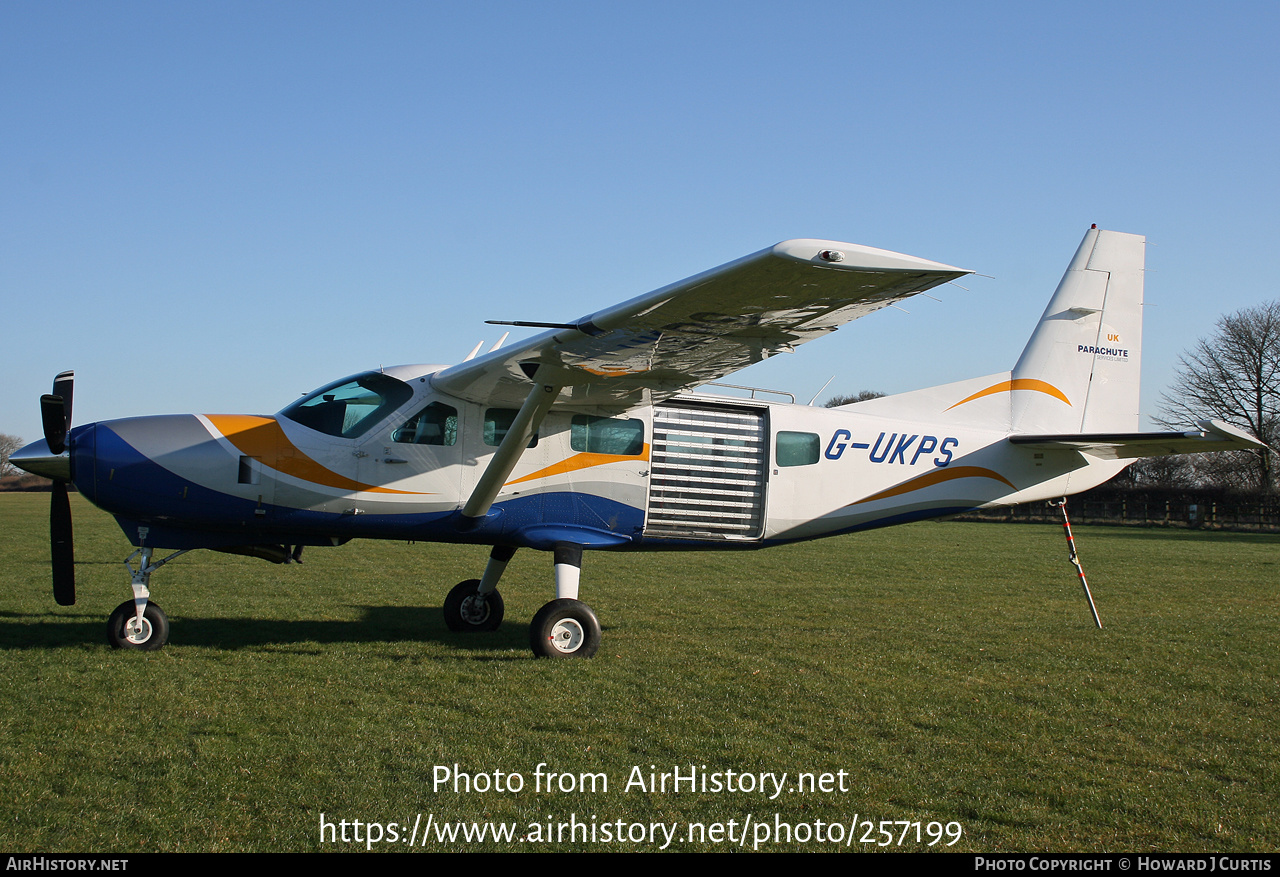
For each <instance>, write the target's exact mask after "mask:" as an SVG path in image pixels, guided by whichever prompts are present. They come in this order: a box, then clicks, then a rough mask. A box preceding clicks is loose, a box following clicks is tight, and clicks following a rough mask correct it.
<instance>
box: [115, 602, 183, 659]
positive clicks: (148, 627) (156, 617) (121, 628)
mask: <svg viewBox="0 0 1280 877" xmlns="http://www.w3.org/2000/svg"><path fill="white" fill-rule="evenodd" d="M168 641H169V617H168V616H167V615H165V614H164V611H163V610H162V609H161V608H160V607H159V606H157V605H156V604H155V603H150V602H148V603H147V608H146V609H145V610H144V611H143V613H142V618H141V619H139V618H138V608H137V605H136V604H135V603H134V602H133V601H132V600H125V601H124V602H123V603H121V604H120V605H119V606H117V607H116V611H115V612H112V613H111V617H110V618H109V619H107V642H109V643H110V644H111V647H112V648H113V649H135V650H139V651H144V652H154V651H157V650H159V649H161V648H163V647H164V644H165V643H167V642H168Z"/></svg>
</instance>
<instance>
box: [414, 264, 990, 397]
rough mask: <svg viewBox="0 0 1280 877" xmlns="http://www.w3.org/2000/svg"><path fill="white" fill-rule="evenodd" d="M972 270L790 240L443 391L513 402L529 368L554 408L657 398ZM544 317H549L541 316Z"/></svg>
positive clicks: (607, 312)
mask: <svg viewBox="0 0 1280 877" xmlns="http://www.w3.org/2000/svg"><path fill="white" fill-rule="evenodd" d="M970 273H972V272H970V271H965V270H963V269H961V268H954V267H952V266H950V265H943V264H941V263H938V262H930V261H927V260H925V259H918V258H916V257H914V256H906V255H903V254H901V253H893V252H890V251H888V250H879V249H875V248H872V247H863V246H858V245H856V244H846V243H838V242H835V241H818V240H793V241H784V242H783V243H780V244H778V245H777V246H774V247H770V248H768V249H765V250H761V251H760V252H758V253H754V254H752V255H750V256H746V257H744V258H742V259H739V260H737V261H735V262H730V263H729V264H727V265H722V266H721V267H719V268H714V269H712V270H711V271H707V272H705V273H703V274H699V275H697V276H695V277H691V278H689V279H687V280H682V281H680V282H679V283H674V284H672V285H671V286H667V287H664V288H662V289H659V290H657V291H655V292H651V293H648V294H647V295H642V296H639V297H637V298H633V299H631V300H630V301H626V302H623V303H622V304H619V305H615V306H614V307H610V308H606V309H604V310H601V311H597V312H595V313H593V314H588V315H587V316H585V317H581V318H579V319H577V320H574V321H573V322H572V323H566V324H563V325H561V326H560V327H558V328H555V329H553V330H552V331H549V332H545V333H543V334H541V335H537V336H535V337H534V338H531V339H529V340H528V341H526V342H524V343H523V344H519V345H516V346H514V347H511V348H508V349H505V350H501V351H497V352H494V353H490V354H488V355H486V356H482V357H480V358H478V359H474V360H471V361H470V362H464V363H461V364H460V365H455V366H452V367H450V368H447V369H444V370H443V371H440V372H437V373H436V374H435V375H434V376H433V377H432V379H431V380H432V383H433V385H434V386H435V387H437V388H438V389H440V390H441V391H443V392H445V393H448V394H450V395H452V396H457V397H460V398H462V399H467V400H469V401H472V402H478V403H481V404H489V405H509V406H518V405H521V404H522V403H524V402H525V401H526V398H527V397H528V395H529V390H530V379H531V377H532V375H533V374H534V373H535V372H536V374H537V380H538V382H539V383H541V384H547V385H551V386H553V387H557V388H559V390H558V393H557V398H556V399H555V401H554V402H553V403H552V407H556V408H573V409H576V410H590V411H598V412H600V413H605V412H618V411H622V410H625V409H628V408H631V407H633V406H636V405H646V404H653V403H655V402H658V401H661V400H662V399H665V398H667V397H669V396H673V395H675V394H676V393H679V392H681V391H682V390H686V389H690V388H693V387H697V386H700V385H702V384H705V383H707V382H709V381H714V380H717V379H719V378H722V377H724V376H725V375H728V374H730V373H732V372H735V371H738V370H739V369H743V368H746V367H747V366H749V365H752V364H753V363H756V362H759V361H761V360H763V359H766V358H768V357H769V356H772V355H773V354H775V353H780V352H790V351H791V350H792V349H793V348H794V347H795V346H796V345H799V344H803V343H804V342H806V341H810V340H812V339H814V338H817V337H819V336H821V335H825V334H827V333H828V332H832V331H835V330H836V329H837V328H839V327H840V326H842V325H844V324H845V323H848V322H850V321H851V320H856V319H857V318H859V317H863V316H866V315H867V314H869V313H871V312H872V311H875V310H879V309H880V308H882V307H885V306H887V305H890V304H893V303H894V302H897V301H901V300H902V299H904V298H907V297H908V296H911V295H915V294H916V293H919V292H924V291H925V290H927V289H932V288H933V287H935V286H938V285H939V284H942V283H946V282H947V281H948V280H954V279H955V278H957V277H962V276H964V275H965V274H970ZM543 325H546V324H543Z"/></svg>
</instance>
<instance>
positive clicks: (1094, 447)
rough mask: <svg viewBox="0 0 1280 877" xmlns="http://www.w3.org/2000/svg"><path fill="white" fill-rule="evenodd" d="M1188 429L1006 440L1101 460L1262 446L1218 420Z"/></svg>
mask: <svg viewBox="0 0 1280 877" xmlns="http://www.w3.org/2000/svg"><path fill="white" fill-rule="evenodd" d="M1196 425H1197V426H1198V427H1200V428H1199V429H1193V430H1190V431H1188V432H1124V433H1079V434H1067V435H1014V436H1010V437H1009V441H1010V442H1012V443H1013V444H1015V445H1019V446H1021V447H1024V448H1032V449H1034V450H1038V451H1062V450H1068V451H1080V452H1081V453H1084V454H1088V455H1089V456H1091V457H1098V458H1099V459H1103V460H1134V459H1138V458H1140V457H1163V456H1167V455H1169V454H1201V453H1206V452H1208V451H1251V450H1257V449H1260V448H1265V447H1266V445H1264V444H1263V443H1262V442H1260V441H1258V440H1257V439H1255V438H1254V437H1253V436H1251V435H1249V434H1248V433H1246V432H1244V431H1243V430H1240V429H1237V428H1236V427H1234V426H1231V425H1230V424H1228V423H1223V422H1222V421H1220V420H1201V421H1198V422H1197V424H1196Z"/></svg>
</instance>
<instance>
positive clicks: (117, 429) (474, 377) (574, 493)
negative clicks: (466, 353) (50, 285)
mask: <svg viewBox="0 0 1280 877" xmlns="http://www.w3.org/2000/svg"><path fill="white" fill-rule="evenodd" d="M1144 247H1145V239H1144V238H1142V237H1140V236H1137V235H1131V234H1120V233H1117V232H1109V231H1101V230H1099V229H1098V228H1097V227H1096V226H1094V227H1093V228H1091V229H1090V230H1089V231H1088V233H1086V234H1085V237H1084V241H1083V242H1082V243H1081V244H1080V248H1079V249H1078V250H1077V252H1076V254H1075V258H1073V259H1072V260H1071V264H1070V266H1069V267H1068V268H1067V272H1066V274H1065V275H1064V276H1063V278H1062V281H1061V283H1060V284H1059V285H1058V288H1057V291H1056V292H1055V293H1054V295H1053V298H1052V299H1051V300H1050V302H1049V306H1048V308H1046V310H1045V312H1044V316H1043V317H1041V319H1040V322H1039V324H1038V325H1037V326H1036V328H1035V331H1034V333H1033V334H1032V336H1031V340H1030V342H1029V343H1028V344H1027V346H1026V349H1025V350H1024V351H1023V352H1022V355H1021V357H1019V359H1018V361H1017V364H1016V365H1014V367H1013V369H1012V371H1008V372H1002V373H1000V374H995V375H988V376H986V377H980V378H973V379H971V380H966V381H959V382H956V383H948V384H943V385H941V386H937V387H931V388H929V389H925V390H918V391H915V392H909V393H902V394H899V395H895V396H887V397H884V398H879V399H874V400H870V401H865V402H859V403H856V404H853V405H846V406H843V407H840V408H834V409H826V408H815V407H812V406H811V405H797V404H794V402H793V401H792V402H781V401H764V400H761V399H757V398H740V397H726V396H723V395H709V394H707V393H705V392H695V391H694V390H695V388H700V387H705V386H706V385H708V384H711V383H713V382H715V381H717V380H718V379H720V378H722V377H724V376H725V375H728V374H730V373H731V372H734V371H737V370H738V369H741V368H744V367H746V366H748V365H751V364H752V363H755V362H758V361H760V360H762V359H765V358H766V357H768V356H771V355H773V354H775V353H778V352H783V351H791V350H792V349H793V348H795V347H796V346H798V345H800V344H803V343H804V342H806V341H810V340H812V339H814V338H817V337H819V336H822V335H825V334H827V333H829V332H832V331H834V330H835V329H836V328H838V327H839V326H841V325H843V324H844V323H847V322H849V321H851V320H855V319H858V318H859V317H864V316H866V315H868V314H870V313H871V312H873V311H876V310H879V309H880V308H882V307H885V306H887V305H890V304H892V303H894V302H897V301H900V300H902V299H904V298H906V297H908V296H911V295H915V294H917V293H921V292H924V291H925V290H928V289H931V288H932V287H934V286H937V285H939V284H942V283H946V282H948V281H950V280H954V279H955V278H958V277H961V276H963V275H965V274H968V273H971V272H968V271H965V270H962V269H960V268H953V267H951V266H949V265H942V264H939V263H937V262H930V261H926V260H924V259H919V258H915V257H913V256H906V255H902V254H900V253H892V252H888V251H886V250H878V249H873V248H870V247H862V246H857V245H854V244H844V243H835V242H831V241H816V240H794V241H787V242H785V243H781V244H778V245H777V246H775V247H771V248H769V249H766V250H761V251H760V252H758V253H755V254H753V255H750V256H747V257H745V258H743V259H739V260H738V261H736V262H731V263H729V264H727V265H724V266H721V267H719V268H716V269H713V270H711V271H708V272H706V273H704V274H699V275H698V276H696V277H692V278H689V279H688V280H684V281H681V282H679V283H676V284H673V285H671V286H668V287H665V288H663V289H659V290H657V291H656V292H651V293H649V294H648V295H642V296H640V297H638V298H634V299H632V300H630V301H627V302H623V303H622V304H619V305H614V306H613V307H609V308H605V309H604V310H600V311H596V312H595V313H592V314H588V315H587V316H584V317H581V318H579V319H577V320H574V321H572V322H570V323H563V324H546V323H537V324H528V323H524V324H516V325H537V326H541V327H544V328H546V329H547V330H548V331H546V332H544V333H543V334H541V335H538V336H536V337H534V338H532V339H530V340H528V341H526V342H524V343H522V344H518V345H516V346H514V347H511V348H507V349H494V350H492V351H490V352H489V353H488V354H486V355H484V356H480V357H476V356H475V353H476V352H477V351H473V352H472V356H471V357H468V359H467V360H466V361H464V362H462V363H460V364H458V365H453V366H448V367H446V366H441V365H412V366H399V367H396V368H387V369H381V370H378V371H370V372H365V373H364V374H359V375H354V376H351V377H346V378H342V379H341V380H337V381H334V382H333V383H331V384H328V385H327V386H324V387H322V388H320V389H318V390H316V391H315V392H313V393H310V394H309V395H307V396H305V397H303V398H302V399H300V400H299V401H297V402H294V403H293V404H291V405H289V406H288V407H287V408H285V409H284V410H283V411H281V412H280V413H279V414H277V415H275V416H273V417H264V416H257V415H214V414H210V415H167V416H158V417H135V418H127V419H123V420H109V421H102V422H100V423H91V424H87V425H83V426H77V427H75V428H74V429H71V427H70V420H71V388H72V373H71V372H64V373H63V374H61V375H59V376H58V378H57V379H56V380H55V382H54V389H53V393H52V394H51V395H48V396H44V397H42V399H41V405H42V409H43V415H44V426H45V440H44V441H40V442H35V443H33V444H31V445H29V446H27V447H26V448H24V449H22V450H21V451H19V452H18V453H16V454H14V455H13V457H12V461H13V462H14V463H15V464H16V465H18V466H21V467H22V468H24V469H26V470H28V471H30V472H34V473H37V474H41V475H44V476H46V477H50V478H53V479H54V481H55V489H54V493H53V500H52V511H51V526H50V529H51V535H52V560H53V580H54V594H55V597H56V599H57V601H58V602H59V603H61V604H63V605H70V604H72V603H74V602H75V584H74V573H73V569H74V567H73V564H74V560H73V553H72V544H71V517H70V508H69V505H68V501H67V487H66V485H67V483H74V484H75V486H76V487H77V488H78V489H79V491H80V493H82V494H83V495H84V496H85V497H86V498H88V499H89V500H90V501H91V502H93V503H95V504H96V505H98V506H99V507H101V508H103V509H105V510H106V511H108V512H110V513H111V514H112V515H114V516H115V518H116V520H117V521H118V522H119V524H120V526H121V527H122V528H123V530H124V532H125V535H126V536H127V537H128V539H129V540H130V542H131V543H132V544H133V545H134V546H136V548H137V550H136V551H134V553H133V554H132V555H130V557H129V559H128V560H127V561H126V564H127V565H128V566H129V569H130V571H131V573H132V584H133V599H132V600H127V601H125V602H124V603H122V604H121V605H120V606H119V607H118V608H117V609H116V610H115V612H114V613H113V614H112V615H111V618H110V621H109V622H108V638H109V641H110V642H111V644H112V645H113V646H116V647H118V648H130V649H148V650H153V649H158V648H160V647H162V646H163V645H164V644H165V642H166V641H167V639H168V634H169V625H168V621H167V619H166V617H165V615H164V613H163V612H162V611H161V610H160V609H159V607H158V606H156V604H155V603H153V602H151V601H150V591H149V584H150V578H151V575H152V573H153V572H155V571H156V570H157V569H158V568H159V567H160V566H162V565H163V564H165V563H167V562H168V561H170V560H172V559H173V558H175V557H177V556H179V555H181V554H183V553H185V552H187V551H189V550H192V549H195V548H210V549H213V550H216V551H226V552H231V553H236V554H248V555H252V556H257V557H262V558H265V559H268V560H272V561H275V562H285V561H288V560H290V559H295V560H296V559H298V557H299V554H300V552H301V550H302V547H303V546H308V545H314V546H331V545H341V544H342V543H344V542H347V541H348V540H351V539H357V538H364V539H404V540H417V541H440V542H457V543H474V544H478V545H488V546H492V550H491V553H490V555H489V561H488V565H487V567H486V568H485V570H484V574H483V576H482V577H481V578H480V579H472V580H468V581H465V582H461V583H460V584H458V585H457V586H456V587H454V588H453V589H452V591H450V593H449V595H448V597H447V598H446V600H445V602H444V616H445V621H446V622H447V624H448V626H449V628H450V629H451V630H454V631H487V630H493V629H495V628H497V627H498V625H499V624H500V623H501V621H502V617H503V601H502V597H501V595H500V594H499V592H498V590H497V585H498V581H499V579H500V578H501V576H502V573H503V570H504V569H505V567H506V566H507V563H508V562H509V561H510V559H511V557H512V555H513V554H514V552H515V551H516V549H518V548H533V549H537V550H541V551H549V552H552V553H553V556H554V568H555V587H556V599H554V600H552V601H551V602H549V603H547V604H546V605H545V606H543V607H542V608H541V609H540V610H539V611H538V613H537V614H536V615H535V616H534V618H533V622H532V624H531V627H530V645H531V647H532V649H533V651H534V653H535V654H536V655H540V656H544V657H570V656H576V657H589V656H591V655H592V654H594V653H595V651H596V649H597V648H598V647H599V644H600V625H599V622H598V621H597V620H596V616H595V614H594V613H593V612H592V610H591V609H590V608H589V607H588V606H587V605H586V604H585V603H583V602H581V601H579V599H578V590H579V573H580V568H581V563H582V552H583V550H584V549H610V550H623V551H625V550H672V549H690V548H716V549H731V548H739V549H750V548H761V547H765V546H770V545H779V544H783V543H787V542H795V541H798V540H805V539H815V538H818V537H822V536H831V535H834V534H837V533H849V532H852V531H856V530H866V529H871V528H875V527H886V526H890V525H893V524H901V523H906V522H908V521H918V520H922V519H925V518H936V517H941V516H945V515H953V514H956V513H959V512H965V511H969V510H971V509H976V508H986V507H992V506H1005V505H1010V504H1014V503H1023V502H1030V501H1033V500H1046V499H1051V498H1055V497H1064V496H1067V495H1070V494H1073V493H1078V492H1080V491H1083V490H1087V489H1089V488H1091V487H1095V486H1097V485H1099V484H1101V483H1102V482H1104V481H1106V480H1107V479H1109V478H1111V477H1112V476H1114V475H1116V474H1117V473H1118V472H1120V471H1121V470H1122V469H1123V468H1124V467H1125V466H1126V465H1128V463H1129V462H1131V461H1132V460H1133V459H1134V458H1138V457H1146V456H1158V455H1162V454H1172V453H1188V452H1197V451H1219V450H1238V449H1246V448H1260V447H1263V445H1262V444H1261V443H1259V442H1257V441H1255V440H1254V439H1253V438H1251V437H1250V436H1248V435H1246V434H1245V433H1243V432H1241V431H1240V430H1238V429H1236V428H1234V427H1232V426H1229V425H1227V424H1224V423H1219V422H1213V421H1202V422H1201V423H1200V424H1199V425H1198V428H1197V429H1194V430H1190V431H1187V432H1161V433H1142V432H1138V431H1137V429H1138V378H1139V370H1140V365H1141V363H1140V354H1141V347H1142V342H1141V336H1142V287H1143V270H1144V269H1143V265H1144ZM499 343H501V342H499ZM477 350H478V348H477ZM753 396H754V394H753ZM157 549H166V550H167V549H175V551H174V553H172V554H169V555H168V556H166V557H164V558H163V559H159V560H156V559H154V556H153V553H154V552H155V551H156V550H157Z"/></svg>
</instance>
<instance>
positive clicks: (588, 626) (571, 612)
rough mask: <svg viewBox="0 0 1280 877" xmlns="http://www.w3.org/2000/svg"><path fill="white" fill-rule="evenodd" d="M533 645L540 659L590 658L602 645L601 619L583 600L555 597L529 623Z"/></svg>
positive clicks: (530, 644) (530, 645) (532, 647)
mask: <svg viewBox="0 0 1280 877" xmlns="http://www.w3.org/2000/svg"><path fill="white" fill-rule="evenodd" d="M529 647H530V648H531V649H533V654H534V655H535V656H537V657H539V658H590V657H591V656H592V655H594V654H595V653H596V649H598V648H600V622H599V620H598V619H597V618H596V614H595V613H594V612H592V611H591V607H590V606H588V605H587V604H586V603H583V602H581V601H579V600H569V599H566V598H562V599H559V600H552V601H551V602H550V603H548V604H547V605H545V606H543V607H542V608H541V609H539V610H538V614H537V615H535V616H533V621H532V622H530V624H529Z"/></svg>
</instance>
